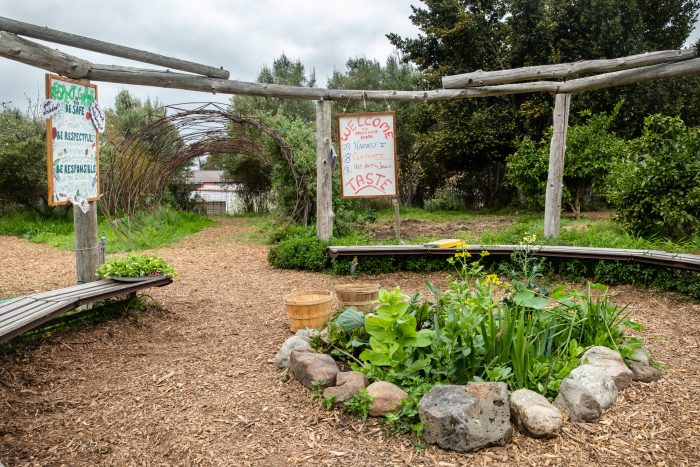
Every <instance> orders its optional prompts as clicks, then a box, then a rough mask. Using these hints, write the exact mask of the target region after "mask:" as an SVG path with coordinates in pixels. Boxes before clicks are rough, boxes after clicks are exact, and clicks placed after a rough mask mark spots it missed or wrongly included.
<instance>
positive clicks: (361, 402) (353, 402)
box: [345, 388, 372, 420]
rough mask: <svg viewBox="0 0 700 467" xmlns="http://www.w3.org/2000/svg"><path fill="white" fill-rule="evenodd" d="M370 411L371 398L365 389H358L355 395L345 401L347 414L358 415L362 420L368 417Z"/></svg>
mask: <svg viewBox="0 0 700 467" xmlns="http://www.w3.org/2000/svg"><path fill="white" fill-rule="evenodd" d="M371 409H372V396H370V395H369V393H368V392H367V389H366V388H365V389H360V390H359V391H358V392H357V394H355V395H353V396H352V397H351V398H350V399H348V400H346V401H345V410H346V411H347V412H349V413H352V414H355V415H359V416H360V417H361V418H362V419H363V420H366V419H367V417H368V416H369V411H370V410H371Z"/></svg>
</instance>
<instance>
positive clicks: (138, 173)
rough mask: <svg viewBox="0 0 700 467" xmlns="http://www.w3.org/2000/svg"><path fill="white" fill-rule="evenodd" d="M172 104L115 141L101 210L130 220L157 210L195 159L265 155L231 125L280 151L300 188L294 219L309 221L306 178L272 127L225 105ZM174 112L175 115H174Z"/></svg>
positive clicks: (106, 170) (105, 172)
mask: <svg viewBox="0 0 700 467" xmlns="http://www.w3.org/2000/svg"><path fill="white" fill-rule="evenodd" d="M187 107H188V105H186V104H177V105H170V106H166V107H164V108H161V109H158V110H156V111H155V112H154V114H156V115H160V116H158V117H156V118H155V119H154V120H153V121H152V122H149V123H147V124H146V125H144V126H143V127H142V129H141V130H140V131H138V133H136V134H135V135H133V136H131V137H129V138H127V139H126V140H124V141H122V142H112V143H111V144H112V145H113V147H112V148H111V149H112V150H111V151H109V153H110V154H109V157H108V158H107V159H106V160H105V161H103V165H104V166H103V167H102V173H103V180H104V182H103V183H104V186H103V187H102V193H103V194H104V197H103V199H102V201H103V202H102V207H103V209H104V210H105V212H106V213H107V214H108V215H110V216H121V215H126V216H131V215H133V214H134V213H136V212H137V211H139V210H148V209H151V208H153V207H154V206H156V205H157V204H158V203H159V202H160V200H161V198H162V195H163V190H164V189H165V187H166V184H167V182H168V179H169V178H170V177H171V176H172V175H173V174H174V173H175V172H176V171H177V170H178V169H180V168H181V167H182V166H184V165H186V164H189V163H190V162H191V161H192V160H193V159H196V158H199V157H201V156H207V155H212V154H245V155H250V156H255V157H261V155H262V153H263V148H262V145H261V142H260V140H257V139H253V138H249V137H237V136H232V135H231V133H230V130H231V127H232V126H240V127H253V128H256V129H257V130H259V131H260V132H261V133H262V134H264V135H266V136H267V137H269V138H270V139H271V140H272V141H274V142H275V144H277V146H278V147H279V150H280V153H281V154H282V156H283V157H284V159H285V160H286V161H287V163H288V164H289V170H290V172H291V174H292V176H293V178H294V183H295V185H296V193H297V199H296V202H295V206H294V209H293V212H292V215H293V216H294V218H296V219H298V220H300V221H302V222H304V223H305V224H306V223H308V221H309V214H310V210H311V198H310V195H309V190H308V183H307V180H306V177H305V175H304V174H302V173H300V172H299V171H298V170H296V168H295V165H294V154H293V151H292V148H291V147H290V146H289V145H288V144H287V143H286V142H285V140H284V137H283V136H282V135H281V134H280V133H279V132H278V131H276V130H274V129H273V128H270V127H268V126H266V125H265V124H264V123H263V122H261V121H260V120H259V119H257V118H254V117H243V116H240V115H236V114H234V113H232V112H230V111H229V110H228V109H227V107H226V106H225V105H224V104H218V103H204V104H202V105H199V106H197V107H195V108H187ZM171 112H174V113H171Z"/></svg>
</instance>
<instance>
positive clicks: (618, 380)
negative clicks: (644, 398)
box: [581, 346, 632, 389]
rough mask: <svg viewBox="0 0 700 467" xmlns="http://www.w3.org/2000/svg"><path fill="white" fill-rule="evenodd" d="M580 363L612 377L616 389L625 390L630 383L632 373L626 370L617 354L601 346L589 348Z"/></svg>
mask: <svg viewBox="0 0 700 467" xmlns="http://www.w3.org/2000/svg"><path fill="white" fill-rule="evenodd" d="M581 363H588V364H589V365H593V366H595V367H598V368H600V369H601V370H603V372H604V373H605V374H607V375H608V376H610V377H612V379H613V380H614V381H615V386H617V389H625V388H626V387H629V385H630V383H631V382H632V371H631V370H630V369H629V368H627V365H625V362H624V360H622V357H621V356H620V353H619V352H616V351H614V350H613V349H609V348H607V347H603V346H596V347H591V348H590V349H588V350H587V351H586V353H584V354H583V356H582V357H581Z"/></svg>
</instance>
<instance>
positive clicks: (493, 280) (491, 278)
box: [486, 274, 503, 286]
mask: <svg viewBox="0 0 700 467" xmlns="http://www.w3.org/2000/svg"><path fill="white" fill-rule="evenodd" d="M502 283H503V282H501V279H499V278H498V275H496V274H489V275H488V276H486V285H491V284H493V285H496V286H499V285H501V284H502Z"/></svg>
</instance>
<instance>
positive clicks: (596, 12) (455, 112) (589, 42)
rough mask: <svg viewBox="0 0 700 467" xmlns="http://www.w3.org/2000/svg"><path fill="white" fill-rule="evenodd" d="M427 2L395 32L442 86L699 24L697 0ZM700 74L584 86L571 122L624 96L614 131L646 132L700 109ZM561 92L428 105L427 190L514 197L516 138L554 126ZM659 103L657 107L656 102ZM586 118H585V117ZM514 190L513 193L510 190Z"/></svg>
mask: <svg viewBox="0 0 700 467" xmlns="http://www.w3.org/2000/svg"><path fill="white" fill-rule="evenodd" d="M661 3H662V4H658V2H652V1H651V0H622V1H619V0H588V1H578V2H572V1H570V0H486V1H484V0H426V1H425V2H424V4H425V6H424V7H413V14H412V15H411V20H412V22H413V23H414V24H415V25H416V26H418V27H419V28H420V30H421V34H420V35H419V36H418V37H416V38H402V37H399V36H398V35H396V34H389V35H388V38H389V40H390V41H391V42H392V44H394V45H395V46H396V47H397V48H398V49H399V50H400V51H402V52H403V54H404V55H405V57H406V58H407V59H408V60H411V61H413V62H414V63H416V64H417V66H418V68H419V70H421V71H422V72H423V73H424V76H425V77H426V78H427V79H428V81H429V82H430V86H431V87H439V86H440V84H441V83H440V77H442V76H444V75H451V74H459V73H466V72H469V71H475V70H479V69H482V70H498V69H506V68H517V67H520V66H528V65H541V64H547V63H558V62H564V61H575V60H582V59H597V58H615V57H619V56H624V55H630V54H636V53H642V52H648V51H654V50H659V49H669V48H679V47H681V46H682V44H683V42H684V40H685V38H686V37H687V36H688V33H689V32H690V31H691V30H692V28H693V23H694V21H695V19H696V18H697V11H698V7H699V3H698V0H669V1H668V2H661ZM698 84H700V81H699V80H698V79H695V80H691V79H686V80H673V81H668V82H655V83H644V84H638V85H631V86H625V87H620V88H614V89H608V90H600V91H595V92H588V93H583V94H577V95H576V97H575V98H574V99H573V100H572V119H571V123H572V124H576V123H579V122H580V121H581V120H583V119H585V117H580V112H581V111H582V110H586V109H590V110H591V111H592V112H594V113H600V112H604V111H606V109H610V108H611V107H612V106H613V104H614V103H615V102H618V101H620V100H621V99H623V98H624V100H625V102H626V103H627V104H626V105H625V107H624V109H622V111H621V114H620V116H619V118H618V119H617V120H616V121H615V128H614V130H615V131H616V132H618V133H620V134H622V135H625V136H628V137H631V136H634V135H637V134H638V133H639V131H640V128H641V126H642V120H643V118H644V116H645V115H647V114H648V113H650V112H656V111H659V110H663V111H666V112H672V113H677V112H678V111H680V112H681V115H682V116H685V117H687V118H690V120H688V121H689V122H690V123H691V124H695V123H696V122H697V123H700V121H696V120H692V119H693V118H698V117H699V112H698V111H697V109H694V107H692V106H690V105H687V104H684V102H687V101H691V102H692V101H694V100H695V99H696V97H694V96H697V95H698V94H700V85H698ZM552 104H553V102H552V100H551V98H550V97H549V96H546V95H517V96H508V97H499V98H485V99H478V100H476V99H474V100H465V101H460V102H445V103H434V104H430V105H428V106H425V107H424V109H425V111H424V112H423V114H424V115H423V117H422V118H420V119H419V120H420V121H421V124H420V125H418V126H417V127H416V128H417V129H418V131H419V134H418V136H417V140H418V141H419V142H421V144H422V145H423V146H424V147H425V148H426V149H425V158H424V163H425V166H426V167H427V169H426V172H428V173H429V174H431V176H430V177H429V178H427V179H426V180H425V186H424V190H426V191H427V192H431V191H434V190H435V189H436V188H437V187H439V186H440V185H441V184H442V181H443V180H446V179H450V180H461V182H458V183H460V184H461V185H462V191H463V192H465V193H472V194H473V197H474V199H473V200H470V201H471V203H470V204H472V205H475V206H478V205H496V204H500V203H503V202H505V201H507V200H508V192H507V190H503V177H502V174H503V167H504V162H505V156H506V155H507V154H509V153H512V152H514V151H515V150H516V147H515V144H514V142H515V141H518V140H519V139H521V138H522V137H523V136H529V137H530V138H531V139H533V140H535V141H538V140H540V139H541V138H542V136H543V135H544V134H545V132H546V131H547V129H548V128H549V126H550V125H551V115H552ZM654 109H656V110H654ZM579 118H580V119H581V120H579ZM504 195H505V197H504Z"/></svg>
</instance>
